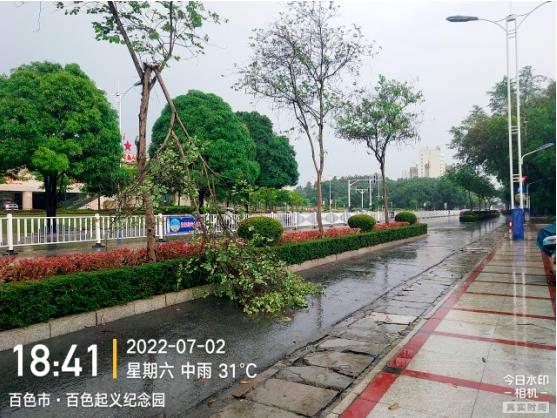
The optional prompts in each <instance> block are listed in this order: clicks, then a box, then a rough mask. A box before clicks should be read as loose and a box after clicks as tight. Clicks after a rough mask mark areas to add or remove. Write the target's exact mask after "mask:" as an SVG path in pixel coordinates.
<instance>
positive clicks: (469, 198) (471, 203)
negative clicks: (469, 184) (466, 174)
mask: <svg viewBox="0 0 557 418" xmlns="http://www.w3.org/2000/svg"><path fill="white" fill-rule="evenodd" d="M468 200H469V201H470V210H474V203H473V202H472V193H470V190H468Z"/></svg>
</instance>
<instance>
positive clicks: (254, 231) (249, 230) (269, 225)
mask: <svg viewBox="0 0 557 418" xmlns="http://www.w3.org/2000/svg"><path fill="white" fill-rule="evenodd" d="M283 231H284V228H283V227H282V224H281V223H280V222H279V221H277V220H276V219H273V218H269V217H268V216H252V217H251V218H246V219H244V220H243V221H242V222H240V224H239V225H238V231H237V233H238V236H239V237H240V238H244V239H247V240H251V239H252V238H253V237H254V236H256V235H259V236H260V237H263V238H266V239H268V240H269V242H268V244H274V243H275V242H277V241H278V240H279V238H280V236H281V235H282V232H283ZM265 244H267V243H265Z"/></svg>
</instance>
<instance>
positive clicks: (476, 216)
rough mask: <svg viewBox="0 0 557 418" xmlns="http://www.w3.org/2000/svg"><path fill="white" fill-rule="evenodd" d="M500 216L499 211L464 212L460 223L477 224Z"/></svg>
mask: <svg viewBox="0 0 557 418" xmlns="http://www.w3.org/2000/svg"><path fill="white" fill-rule="evenodd" d="M499 215H500V213H499V211H498V210H468V211H466V212H463V213H462V215H460V217H459V218H458V219H459V220H460V222H477V221H485V220H486V219H493V218H498V217H499Z"/></svg>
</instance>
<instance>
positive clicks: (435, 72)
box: [0, 1, 556, 184]
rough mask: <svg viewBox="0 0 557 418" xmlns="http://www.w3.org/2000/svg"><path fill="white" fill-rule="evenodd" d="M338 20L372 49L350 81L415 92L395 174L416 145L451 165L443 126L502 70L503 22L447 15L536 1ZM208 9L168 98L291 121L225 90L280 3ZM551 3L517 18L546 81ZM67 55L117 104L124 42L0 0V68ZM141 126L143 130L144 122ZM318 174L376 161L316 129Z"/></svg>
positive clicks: (304, 148) (390, 10) (304, 146)
mask: <svg viewBox="0 0 557 418" xmlns="http://www.w3.org/2000/svg"><path fill="white" fill-rule="evenodd" d="M339 4H340V5H341V9H340V17H339V19H338V21H339V23H340V24H350V23H356V24H358V25H360V26H361V27H362V30H363V33H364V34H365V35H366V37H367V39H368V40H369V41H375V43H376V45H378V46H380V47H381V51H380V53H379V54H378V55H377V56H375V57H374V58H373V59H369V60H366V62H365V63H364V66H363V68H362V70H361V75H360V80H359V82H360V83H361V84H363V85H367V86H368V87H373V85H374V83H375V82H376V81H377V77H378V74H384V75H385V76H387V77H388V78H395V79H398V80H401V81H408V82H410V83H412V84H413V85H415V86H416V87H417V88H419V89H421V90H422V91H423V94H424V97H425V103H424V104H423V122H422V124H421V125H420V128H419V131H420V136H421V142H420V143H418V144H415V145H409V146H405V147H401V148H400V149H393V150H392V151H391V152H390V154H388V160H387V175H388V176H389V177H392V178H398V177H400V176H401V173H402V170H405V169H407V168H408V166H410V165H412V164H413V163H415V161H416V160H417V152H418V149H419V148H420V147H422V146H429V147H435V146H440V147H441V149H442V150H443V151H444V152H445V155H446V160H447V161H448V162H449V163H450V162H451V161H452V159H451V150H449V149H448V148H447V144H448V143H449V141H450V135H449V132H448V131H449V129H450V128H451V127H452V126H454V125H456V124H458V123H459V122H460V121H461V120H462V119H463V118H464V117H465V116H466V115H467V113H468V112H469V110H470V109H471V107H472V106H473V105H474V104H478V105H481V106H485V105H486V104H487V102H488V99H487V96H486V91H488V90H489V89H490V88H491V87H492V86H493V85H494V83H495V82H497V81H498V80H500V79H501V78H502V77H503V75H504V74H505V68H506V67H505V36H504V32H503V31H502V30H500V29H498V28H497V27H495V26H494V25H492V24H490V23H488V22H471V23H462V24H455V23H449V22H447V21H446V20H445V17H446V16H449V15H456V14H465V15H475V16H480V17H482V18H488V19H495V20H497V19H500V18H503V17H504V16H505V15H507V14H508V13H509V7H512V11H513V12H514V13H525V12H527V11H529V10H531V9H532V8H533V7H535V6H536V5H537V4H539V2H513V3H510V2H508V1H501V2H494V1H491V2H480V1H475V2H472V1H470V2H451V1H443V2H441V1H439V2H425V1H423V2H422V1H389V2H373V1H368V2H347V1H343V2H339ZM207 7H208V8H209V9H211V10H213V11H216V12H217V13H219V14H220V15H221V17H223V18H226V19H228V23H225V24H221V25H208V26H207V27H205V28H204V29H205V31H206V33H207V34H208V35H209V38H210V45H209V46H208V47H207V49H206V54H205V55H203V56H200V57H197V58H195V59H191V60H185V61H181V62H178V63H173V64H172V66H171V67H170V68H169V69H168V70H166V71H165V77H166V81H167V84H168V87H169V89H170V91H171V93H172V94H173V95H174V96H177V95H179V94H184V93H185V92H187V91H188V90H189V89H199V90H202V91H205V92H212V93H215V94H217V95H219V96H221V97H223V98H224V100H226V101H227V102H228V103H230V105H231V106H232V108H233V109H234V110H247V111H250V110H256V111H258V112H261V113H264V114H266V115H267V116H269V117H270V118H271V119H272V120H273V122H274V124H275V129H276V130H277V131H281V130H286V129H288V128H290V127H291V126H292V125H291V124H292V117H291V115H290V114H289V112H288V111H286V110H282V111H280V110H276V109H274V108H273V107H272V106H271V105H270V103H269V102H266V101H264V100H254V98H253V97H252V96H248V95H245V94H243V93H241V92H236V91H234V90H233V89H231V85H232V84H233V83H234V82H235V81H236V79H237V76H236V74H235V70H234V63H238V64H240V65H242V64H244V63H246V62H247V60H248V57H249V56H250V49H249V46H248V39H249V35H250V32H251V29H253V28H255V27H265V26H266V25H267V24H269V23H270V22H272V21H273V20H274V19H275V18H276V17H277V16H278V12H279V11H280V10H281V9H284V8H286V7H288V6H287V4H286V3H282V2H211V3H208V4H207ZM555 39H556V37H555V4H554V3H551V4H548V5H545V6H543V7H541V8H540V9H539V10H537V11H536V12H535V13H533V14H532V15H531V16H530V17H529V18H528V20H526V22H525V23H524V25H522V26H521V28H520V32H519V54H520V65H521V66H524V65H531V66H533V67H534V69H535V71H536V72H537V73H539V74H543V75H545V76H548V77H551V78H553V79H555V49H556V48H555ZM39 60H49V61H53V62H59V63H63V64H65V63H74V62H75V63H77V64H79V65H80V66H81V68H82V69H83V70H84V71H85V72H86V73H87V74H88V75H89V76H90V77H91V78H92V79H93V80H94V81H95V82H96V84H97V86H98V87H99V88H101V89H103V90H104V91H106V93H107V96H108V98H109V99H110V100H111V101H112V102H113V103H114V105H115V107H116V100H115V93H116V91H117V85H118V82H119V83H120V87H121V90H122V91H124V90H126V89H127V88H128V87H129V86H131V85H132V84H133V83H134V82H135V81H136V79H137V74H136V73H135V70H134V69H133V67H132V64H131V62H130V59H129V56H128V54H127V51H126V50H125V47H123V46H118V45H109V44H107V43H104V42H98V41H95V39H94V35H93V29H92V28H91V25H90V18H89V17H88V16H64V15H63V13H61V12H60V11H57V10H56V9H55V6H54V3H50V2H42V4H39V3H22V2H5V3H0V72H1V73H8V72H9V71H10V70H11V69H13V68H15V67H17V66H19V65H21V64H26V63H29V62H31V61H39ZM137 90H138V89H137V88H136V89H132V90H131V91H130V92H129V93H128V94H127V95H126V96H125V98H124V100H123V112H122V118H123V131H124V132H125V134H126V136H127V137H128V138H130V142H133V139H134V138H135V136H136V135H137V113H138V107H139V94H138V91H137ZM163 105H164V98H163V96H162V94H161V93H160V91H158V90H157V91H155V93H154V95H153V99H152V102H151V107H150V116H149V117H150V126H151V124H152V123H153V122H154V120H155V119H156V118H157V117H158V115H159V114H160V111H161V110H162V107H163ZM149 130H150V129H149ZM289 136H290V138H291V143H292V144H293V145H294V147H295V149H296V154H297V160H298V165H299V168H300V184H304V183H305V182H307V181H308V180H311V179H313V178H314V171H313V165H312V164H311V159H310V154H309V145H308V143H307V139H305V138H303V137H302V136H297V134H293V133H291V134H289ZM326 148H327V150H328V153H327V157H326V162H325V174H326V175H327V176H333V175H336V176H341V175H350V174H362V175H364V174H369V173H372V172H375V171H377V170H378V165H377V163H376V162H375V161H374V159H373V158H372V157H371V156H370V155H368V154H366V152H365V148H364V147H362V146H356V145H353V144H351V143H348V142H345V141H343V140H341V139H338V138H335V137H334V135H333V133H332V132H330V135H329V136H328V137H327V139H326Z"/></svg>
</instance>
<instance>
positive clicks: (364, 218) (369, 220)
mask: <svg viewBox="0 0 557 418" xmlns="http://www.w3.org/2000/svg"><path fill="white" fill-rule="evenodd" d="M375 223H376V221H375V218H374V217H373V216H370V215H365V214H361V215H352V216H351V217H350V218H348V226H349V227H350V228H359V229H360V231H361V232H370V231H371V230H372V229H373V227H374V226H375Z"/></svg>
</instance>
